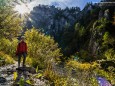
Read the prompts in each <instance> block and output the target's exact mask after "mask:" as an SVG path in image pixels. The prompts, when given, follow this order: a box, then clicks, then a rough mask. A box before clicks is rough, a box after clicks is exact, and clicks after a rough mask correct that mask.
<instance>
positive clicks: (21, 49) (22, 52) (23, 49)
mask: <svg viewBox="0 0 115 86" xmlns="http://www.w3.org/2000/svg"><path fill="white" fill-rule="evenodd" d="M24 39H25V38H24V36H22V37H21V40H20V42H19V43H18V46H17V51H16V56H18V68H19V67H20V62H21V57H22V56H23V64H22V65H23V67H25V61H26V55H27V44H26V42H24Z"/></svg>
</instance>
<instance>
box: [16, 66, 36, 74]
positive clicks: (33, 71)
mask: <svg viewBox="0 0 115 86" xmlns="http://www.w3.org/2000/svg"><path fill="white" fill-rule="evenodd" d="M16 70H17V71H21V72H24V71H28V72H29V73H32V74H35V73H36V69H35V68H33V67H19V68H16Z"/></svg>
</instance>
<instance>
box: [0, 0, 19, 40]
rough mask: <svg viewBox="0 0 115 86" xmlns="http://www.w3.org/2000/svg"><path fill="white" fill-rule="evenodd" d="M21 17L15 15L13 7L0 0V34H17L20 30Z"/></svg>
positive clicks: (7, 35) (6, 36)
mask: <svg viewBox="0 0 115 86" xmlns="http://www.w3.org/2000/svg"><path fill="white" fill-rule="evenodd" d="M20 23H21V19H19V18H18V17H16V15H15V13H14V11H13V8H12V7H10V6H8V5H7V4H6V2H5V1H3V0H1V1H0V36H1V37H5V38H12V37H15V36H17V34H18V33H19V31H20V30H21V26H20Z"/></svg>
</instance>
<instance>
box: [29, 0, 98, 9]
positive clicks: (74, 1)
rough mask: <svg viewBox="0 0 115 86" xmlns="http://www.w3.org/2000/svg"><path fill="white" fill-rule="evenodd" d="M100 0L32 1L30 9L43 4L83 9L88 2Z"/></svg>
mask: <svg viewBox="0 0 115 86" xmlns="http://www.w3.org/2000/svg"><path fill="white" fill-rule="evenodd" d="M99 1H100V0H32V2H31V3H30V4H29V6H30V8H31V9H32V8H33V7H35V6H37V5H39V4H43V5H55V6H56V7H61V8H65V7H76V6H78V7H80V8H81V9H83V7H84V6H85V4H86V3H87V2H99Z"/></svg>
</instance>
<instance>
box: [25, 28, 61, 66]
mask: <svg viewBox="0 0 115 86" xmlns="http://www.w3.org/2000/svg"><path fill="white" fill-rule="evenodd" d="M25 37H26V42H27V45H28V58H32V65H33V66H36V67H37V66H38V67H39V68H46V67H47V65H48V63H51V62H53V61H55V60H56V59H58V58H60V56H62V54H61V53H60V49H59V48H58V44H57V43H55V42H54V40H53V39H52V38H51V37H50V36H45V35H44V34H42V33H40V32H39V31H38V30H36V29H34V28H33V29H31V30H28V31H26V32H25Z"/></svg>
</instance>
